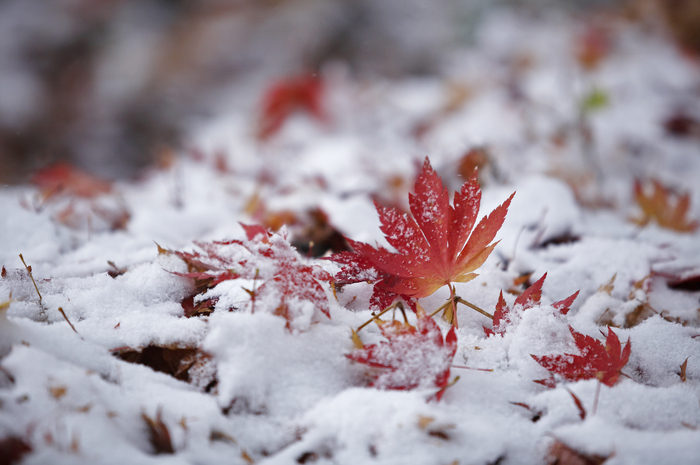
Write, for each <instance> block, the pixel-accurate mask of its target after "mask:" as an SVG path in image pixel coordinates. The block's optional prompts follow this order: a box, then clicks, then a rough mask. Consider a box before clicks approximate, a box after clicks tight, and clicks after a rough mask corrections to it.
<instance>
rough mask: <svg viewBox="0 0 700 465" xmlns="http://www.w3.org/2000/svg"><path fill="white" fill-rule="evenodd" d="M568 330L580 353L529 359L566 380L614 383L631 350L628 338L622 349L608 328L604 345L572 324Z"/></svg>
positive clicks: (610, 385) (617, 339)
mask: <svg viewBox="0 0 700 465" xmlns="http://www.w3.org/2000/svg"><path fill="white" fill-rule="evenodd" d="M569 331H571V335H572V336H573V337H574V341H575V343H576V347H577V348H578V350H579V351H580V352H581V355H572V354H564V355H544V356H537V355H532V358H534V359H535V360H536V361H537V362H538V363H539V364H540V365H542V366H543V367H545V368H546V369H547V370H549V371H551V372H552V373H556V374H558V375H560V376H561V377H562V378H564V379H566V380H568V381H579V380H583V379H593V378H597V379H598V380H600V382H601V383H603V384H605V385H606V386H609V387H612V386H614V385H615V383H617V381H618V379H619V378H620V370H622V368H623V367H624V366H625V365H626V364H627V361H628V360H629V358H630V353H631V352H632V344H631V343H630V341H629V339H627V345H626V346H625V348H624V350H623V349H622V347H621V344H620V339H619V338H618V337H617V334H615V333H614V332H613V330H612V329H610V328H609V327H608V336H607V338H606V339H605V345H603V343H602V342H600V341H598V340H597V339H594V338H592V337H590V336H586V335H584V334H581V333H579V332H577V331H575V330H574V328H572V327H571V326H569ZM543 384H544V383H543Z"/></svg>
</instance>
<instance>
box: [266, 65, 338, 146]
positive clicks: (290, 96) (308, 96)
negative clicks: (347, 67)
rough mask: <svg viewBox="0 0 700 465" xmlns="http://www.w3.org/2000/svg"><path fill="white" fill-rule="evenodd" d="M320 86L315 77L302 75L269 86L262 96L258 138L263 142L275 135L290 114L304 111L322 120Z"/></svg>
mask: <svg viewBox="0 0 700 465" xmlns="http://www.w3.org/2000/svg"><path fill="white" fill-rule="evenodd" d="M322 97H323V82H322V81H321V79H320V78H319V77H318V76H315V75H304V76H300V77H297V78H288V79H284V80H281V81H278V82H276V83H275V84H273V85H272V86H271V87H270V88H269V89H268V91H267V92H266V94H265V97H264V98H263V103H262V114H261V116H260V119H259V121H258V138H259V139H260V140H265V139H268V138H270V137H271V136H273V135H274V134H276V133H277V132H278V131H279V130H280V129H281V128H282V125H283V124H284V122H285V121H286V120H287V118H289V117H290V116H291V115H292V113H294V112H296V111H299V110H305V111H307V112H308V113H310V114H311V115H312V116H314V117H315V118H316V119H317V120H319V121H325V120H326V114H325V112H324V111H323V106H322V105H321V100H322Z"/></svg>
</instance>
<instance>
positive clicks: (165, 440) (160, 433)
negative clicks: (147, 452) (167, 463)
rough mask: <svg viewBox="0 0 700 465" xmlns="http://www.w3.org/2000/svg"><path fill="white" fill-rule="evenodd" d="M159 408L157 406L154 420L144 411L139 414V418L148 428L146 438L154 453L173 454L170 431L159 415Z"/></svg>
mask: <svg viewBox="0 0 700 465" xmlns="http://www.w3.org/2000/svg"><path fill="white" fill-rule="evenodd" d="M161 413H162V412H161V409H160V408H158V412H157V413H156V418H155V420H154V419H153V418H151V417H149V416H148V415H146V414H145V413H142V414H141V418H143V421H144V422H145V423H146V427H147V429H148V439H149V441H150V443H151V445H152V446H153V450H154V453H155V454H174V453H175V449H174V448H173V443H172V440H171V439H170V431H169V430H168V427H167V425H166V424H165V423H163V418H162V415H161Z"/></svg>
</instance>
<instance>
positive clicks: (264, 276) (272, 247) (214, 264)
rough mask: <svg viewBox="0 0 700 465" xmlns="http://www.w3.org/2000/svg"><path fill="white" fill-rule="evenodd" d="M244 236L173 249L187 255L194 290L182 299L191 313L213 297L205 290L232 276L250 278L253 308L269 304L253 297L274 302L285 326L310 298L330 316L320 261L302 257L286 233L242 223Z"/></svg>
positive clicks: (291, 323) (200, 310)
mask: <svg viewBox="0 0 700 465" xmlns="http://www.w3.org/2000/svg"><path fill="white" fill-rule="evenodd" d="M243 228H244V229H245V231H246V235H247V240H244V241H242V240H229V241H215V242H195V244H196V245H197V246H198V247H199V248H200V249H202V252H198V251H194V252H191V253H190V252H173V253H174V254H175V255H177V256H178V257H180V258H181V259H182V260H184V261H185V263H186V264H187V267H188V272H187V273H176V274H178V275H180V276H185V277H188V278H193V279H194V281H195V293H196V294H195V295H194V296H191V297H190V299H191V301H189V302H183V307H184V308H185V310H186V312H187V311H188V310H189V315H188V316H191V315H194V314H198V313H208V312H209V311H212V309H213V307H214V305H215V304H216V300H217V298H213V299H209V298H208V295H207V291H208V290H210V289H212V288H214V287H215V286H217V285H218V284H220V283H222V282H224V281H229V280H236V279H243V280H246V281H248V282H251V281H252V282H253V288H252V289H248V288H245V290H246V292H247V293H248V295H249V296H250V300H249V302H248V305H249V306H250V309H251V311H256V310H260V311H267V309H268V308H270V306H268V305H258V306H256V305H255V303H256V302H259V301H264V302H266V303H270V302H273V303H274V304H273V305H272V306H271V308H272V309H273V310H274V313H275V314H276V315H279V316H281V317H283V318H284V319H285V320H287V328H288V329H293V328H294V327H295V320H296V319H297V318H298V317H300V316H301V314H302V313H304V312H305V308H308V304H309V303H310V304H312V305H313V306H315V307H316V308H318V310H320V311H321V312H322V313H323V314H324V315H326V316H327V317H329V318H330V311H329V307H328V298H327V296H326V293H325V291H324V290H323V287H322V286H321V284H320V283H319V281H329V280H330V278H331V277H330V275H329V274H328V273H326V272H325V271H323V270H322V269H321V268H320V267H318V266H317V265H315V264H313V263H308V262H307V261H306V260H304V259H303V258H302V257H301V256H300V255H299V254H298V253H297V251H296V250H295V249H294V248H293V247H292V246H291V245H290V244H289V242H288V241H287V239H286V238H285V237H284V235H281V234H270V233H269V232H268V231H267V230H265V229H264V228H263V227H261V226H246V225H243Z"/></svg>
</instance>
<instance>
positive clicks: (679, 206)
mask: <svg viewBox="0 0 700 465" xmlns="http://www.w3.org/2000/svg"><path fill="white" fill-rule="evenodd" d="M649 191H651V192H649ZM634 196H635V200H636V201H637V204H638V205H639V207H640V208H641V209H642V215H641V216H639V217H637V218H633V219H632V221H633V222H635V223H637V224H639V225H641V226H644V225H646V224H648V223H649V222H650V221H655V222H656V223H657V224H658V225H659V226H661V227H662V228H667V229H672V230H674V231H677V232H693V231H695V230H696V229H698V225H700V223H698V221H690V220H689V219H688V218H687V217H686V216H687V214H688V210H689V209H690V195H689V194H688V193H687V192H685V193H683V194H678V193H675V192H673V191H672V190H671V189H668V188H666V187H665V186H664V185H663V184H661V182H659V181H658V180H656V179H652V180H651V187H649V186H648V185H643V184H642V182H641V181H639V180H638V179H637V180H635V182H634Z"/></svg>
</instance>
